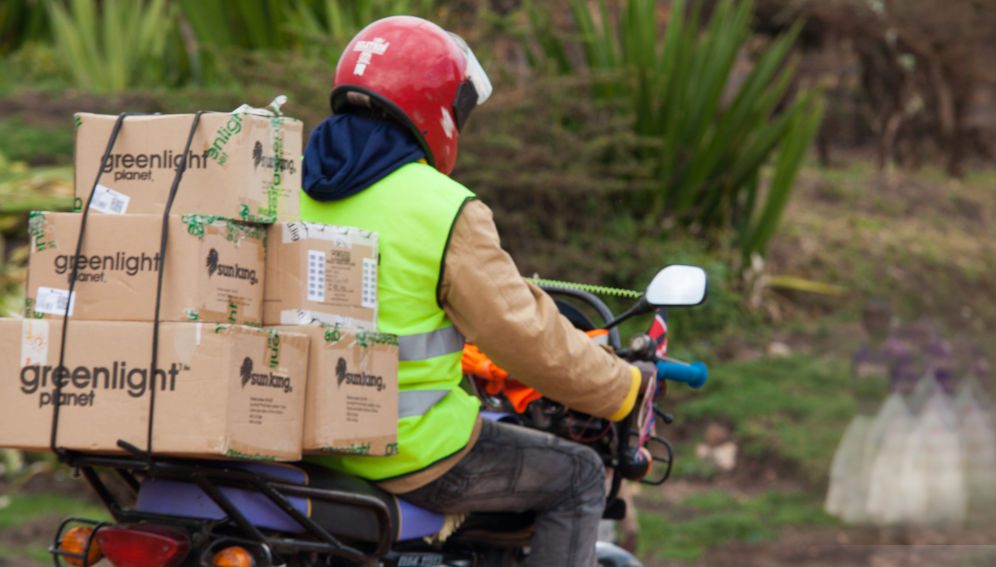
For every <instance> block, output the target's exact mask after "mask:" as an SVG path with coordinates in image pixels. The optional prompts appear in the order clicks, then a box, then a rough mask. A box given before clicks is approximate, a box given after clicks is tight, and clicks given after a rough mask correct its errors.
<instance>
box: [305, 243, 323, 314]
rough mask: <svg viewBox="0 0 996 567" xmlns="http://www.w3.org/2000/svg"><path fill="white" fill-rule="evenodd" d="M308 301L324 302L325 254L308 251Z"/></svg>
mask: <svg viewBox="0 0 996 567" xmlns="http://www.w3.org/2000/svg"><path fill="white" fill-rule="evenodd" d="M308 301H317V302H319V303H321V302H323V301H325V252H322V251H321V250H308Z"/></svg>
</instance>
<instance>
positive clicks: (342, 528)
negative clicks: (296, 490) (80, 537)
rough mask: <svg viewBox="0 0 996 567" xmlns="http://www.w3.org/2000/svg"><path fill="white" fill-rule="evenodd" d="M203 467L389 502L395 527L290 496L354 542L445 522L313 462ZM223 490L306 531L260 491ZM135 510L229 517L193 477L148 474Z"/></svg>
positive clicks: (273, 524)
mask: <svg viewBox="0 0 996 567" xmlns="http://www.w3.org/2000/svg"><path fill="white" fill-rule="evenodd" d="M198 466H200V467H201V468H209V467H218V468H226V467H227V468H234V469H239V470H241V471H248V472H251V473H253V474H256V475H260V476H266V477H271V478H274V479H279V480H280V481H282V482H285V483H288V484H299V485H302V486H307V487H310V488H315V489H319V490H324V491H328V492H329V493H330V495H333V496H334V494H335V493H345V494H349V495H357V494H359V495H363V496H368V497H372V498H375V499H377V500H380V501H381V502H383V503H384V504H385V506H386V507H387V509H388V511H389V513H390V517H391V521H390V525H389V526H381V525H380V522H378V519H377V516H376V514H375V513H374V512H373V511H372V510H371V509H369V508H366V507H362V506H357V505H352V504H347V503H343V502H335V501H331V500H325V499H322V498H318V497H314V498H308V497H299V496H289V497H288V498H287V499H288V501H289V502H290V503H291V505H292V506H293V507H294V508H295V509H296V510H298V511H299V512H301V513H302V514H304V515H306V516H308V517H310V518H311V519H312V520H314V521H315V522H316V523H317V524H319V525H320V526H322V527H323V528H325V529H326V530H327V531H328V532H329V533H331V534H332V535H334V536H336V537H340V538H344V539H348V540H352V541H360V542H376V541H378V539H379V536H380V533H381V530H382V529H389V530H391V532H392V533H391V536H392V539H393V540H394V541H406V540H411V539H416V538H421V537H426V536H430V535H433V534H435V533H438V532H439V530H440V529H442V527H443V521H444V516H443V515H442V514H438V513H436V512H431V511H429V510H425V509H423V508H419V507H418V506H415V505H413V504H411V503H409V502H405V501H404V500H401V499H399V498H397V497H396V496H394V495H392V494H390V493H388V492H385V491H383V490H381V489H379V488H377V487H376V486H374V485H373V484H371V483H369V482H367V481H365V480H362V479H359V478H356V477H353V476H350V475H347V474H343V473H339V472H336V471H332V470H329V469H326V468H324V467H320V466H317V465H313V464H310V463H294V464H287V463H279V464H278V463H223V464H218V463H209V462H199V463H198ZM219 490H220V491H221V493H222V494H224V495H225V497H227V498H228V499H229V500H230V501H231V502H232V505H233V506H234V507H235V508H236V509H238V510H239V511H240V512H241V513H242V514H243V515H245V516H246V518H247V519H248V520H249V521H250V522H251V523H253V525H255V526H257V527H260V528H263V529H269V530H275V531H281V532H286V533H295V534H297V533H302V532H303V531H304V528H303V526H301V525H300V524H299V523H298V522H296V521H295V520H294V519H293V518H291V517H290V516H289V515H288V514H287V513H285V512H284V511H283V510H281V509H280V508H279V507H278V506H277V505H276V504H274V503H273V502H272V501H271V500H269V499H268V498H267V497H266V496H265V495H263V494H262V493H260V492H258V491H255V490H250V489H245V488H236V487H232V486H224V485H219ZM135 509H136V510H137V511H139V512H147V513H157V514H166V515H172V516H182V517H187V518H198V519H204V520H223V519H224V518H225V517H226V514H225V512H224V511H223V510H222V509H221V508H220V507H219V506H218V505H217V504H216V503H215V502H214V501H213V500H212V499H211V498H210V497H209V496H208V495H207V494H206V493H205V492H204V491H203V490H202V489H201V488H200V487H199V486H197V485H196V484H194V483H193V482H182V481H175V480H164V479H157V478H147V479H145V480H144V481H143V482H142V483H141V486H140V487H139V492H138V499H137V502H136V505H135Z"/></svg>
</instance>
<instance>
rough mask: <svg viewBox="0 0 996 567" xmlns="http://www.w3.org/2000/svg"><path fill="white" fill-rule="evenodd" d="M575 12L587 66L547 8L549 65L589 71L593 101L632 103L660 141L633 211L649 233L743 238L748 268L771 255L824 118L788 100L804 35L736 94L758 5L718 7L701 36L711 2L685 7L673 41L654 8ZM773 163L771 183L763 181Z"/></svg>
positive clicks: (541, 34) (543, 25)
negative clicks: (668, 225)
mask: <svg viewBox="0 0 996 567" xmlns="http://www.w3.org/2000/svg"><path fill="white" fill-rule="evenodd" d="M570 5H571V8H572V13H573V15H574V20H575V25H576V28H577V30H576V31H577V33H578V35H579V36H580V43H581V47H582V48H583V53H584V64H583V66H581V67H580V68H578V67H576V66H575V65H573V64H572V63H571V61H570V58H569V57H568V56H567V54H568V53H569V52H570V47H571V45H572V44H573V42H572V41H562V40H560V39H559V38H558V37H557V35H556V32H555V31H554V28H552V27H551V26H550V25H549V24H550V17H549V15H548V14H546V13H544V12H543V11H541V10H539V9H537V8H533V9H531V10H530V15H531V19H532V22H533V27H532V31H533V33H534V34H535V35H536V36H537V37H538V43H539V44H540V46H541V50H540V52H541V54H542V55H543V56H544V57H545V60H546V61H548V62H550V64H551V65H552V66H553V67H554V68H556V69H557V70H558V71H559V72H561V73H569V72H580V73H590V74H591V75H592V77H593V78H594V87H593V94H594V97H595V99H596V100H598V101H600V102H614V101H617V100H620V99H621V100H623V101H625V103H626V109H627V110H628V111H630V112H632V114H633V115H634V117H635V121H634V123H633V128H634V130H635V133H636V134H637V135H638V136H640V137H642V138H645V139H647V140H649V141H650V142H651V143H650V144H648V145H647V146H646V147H645V148H643V150H642V155H643V157H644V159H647V160H649V162H650V163H652V164H653V166H654V172H653V178H654V180H655V183H654V184H653V185H652V186H651V188H650V190H648V191H646V192H642V193H641V194H639V195H638V196H636V199H635V203H634V205H635V206H634V207H633V209H634V210H639V211H641V212H642V214H641V217H642V219H643V220H644V222H645V224H646V225H647V226H659V225H660V224H661V222H662V221H663V220H664V219H666V218H671V217H673V218H675V219H676V220H677V221H678V222H679V224H680V226H682V227H683V228H688V227H697V228H698V229H699V230H704V231H706V234H707V235H714V234H715V232H716V231H721V230H724V229H733V230H734V231H735V232H736V238H735V240H736V244H737V246H738V247H739V249H740V252H741V254H742V257H743V260H744V261H747V260H749V258H750V256H751V255H752V254H763V253H764V252H765V250H766V249H767V245H768V242H769V241H770V240H771V237H772V236H773V235H774V231H775V229H776V228H777V226H778V223H779V220H780V218H781V215H782V211H783V210H784V208H785V205H786V204H787V202H788V199H789V195H790V192H791V189H792V186H793V183H794V181H795V177H796V174H797V173H798V171H799V168H800V166H801V165H802V159H803V157H804V156H805V152H806V150H807V149H808V148H809V144H810V142H811V141H812V139H813V136H814V135H815V133H816V130H817V127H818V126H819V124H820V120H821V116H822V102H821V100H820V99H819V98H818V97H817V96H816V95H815V94H814V93H810V92H802V93H800V94H798V95H797V96H794V97H787V92H788V88H789V86H790V85H791V84H792V79H793V76H794V69H795V67H794V65H793V64H791V63H790V62H788V54H789V52H790V50H791V48H792V45H793V43H794V41H795V38H796V36H797V35H798V33H799V30H800V26H799V25H795V26H793V27H792V28H791V29H790V30H789V31H788V32H786V33H785V34H783V35H781V36H779V37H777V38H776V39H775V40H774V41H772V42H771V44H770V45H768V46H767V47H766V48H765V49H764V50H763V51H762V52H761V53H759V54H758V56H757V59H756V61H755V62H754V64H753V65H752V66H751V70H750V72H749V73H748V74H747V75H746V76H745V77H743V78H742V79H741V81H740V83H739V85H738V86H733V85H734V78H733V77H734V69H735V64H736V63H737V61H738V57H739V56H740V55H741V54H742V53H743V51H744V50H745V49H746V46H747V43H746V42H747V40H748V38H749V37H750V23H751V14H752V3H751V2H739V3H737V4H736V5H735V4H734V3H733V2H731V1H729V0H724V1H723V2H720V3H719V4H718V6H717V7H716V9H715V11H714V12H713V14H712V16H711V18H710V19H709V21H708V22H706V23H704V24H703V25H702V26H701V29H700V13H699V12H700V10H701V6H702V5H701V4H700V3H699V4H695V5H694V6H695V7H694V8H693V9H692V10H691V13H689V14H686V9H685V2H683V1H682V0H677V1H675V2H674V4H673V5H672V6H671V11H670V14H669V15H668V25H667V27H666V30H665V31H664V32H663V34H662V33H661V32H660V28H659V26H658V19H657V13H658V12H657V11H658V9H659V5H658V3H657V2H655V1H653V0H628V1H626V2H624V3H623V6H622V8H621V9H620V10H619V14H618V16H617V17H615V16H614V15H613V12H612V11H611V10H610V9H609V6H608V3H607V2H606V1H605V0H600V1H599V2H597V3H593V2H588V1H587V0H574V1H572V2H571V3H570ZM596 6H597V9H596ZM786 98H788V100H786ZM779 108H780V110H778V109H779ZM766 164H771V165H772V171H771V173H770V175H762V171H763V168H764V166H765V165H766ZM765 181H766V182H765Z"/></svg>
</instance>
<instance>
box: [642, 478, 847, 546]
mask: <svg viewBox="0 0 996 567" xmlns="http://www.w3.org/2000/svg"><path fill="white" fill-rule="evenodd" d="M650 506H653V504H651V505H650ZM652 511H653V513H650V512H651V508H650V507H649V506H648V507H644V508H643V509H642V513H641V514H640V516H639V518H640V541H639V553H640V556H641V557H648V558H649V557H652V558H654V559H677V560H683V561H696V560H698V559H701V558H702V556H703V555H704V554H705V552H706V551H708V550H709V549H710V548H713V547H716V546H718V545H721V544H724V543H727V542H732V541H745V542H758V541H762V540H767V539H772V538H774V537H776V536H777V535H778V531H779V529H780V528H782V527H785V526H789V525H792V526H816V525H832V524H833V523H834V520H833V519H832V518H830V517H829V516H827V515H826V514H825V513H824V512H823V510H822V502H820V501H819V500H817V499H815V498H814V497H813V496H812V495H809V494H804V493H799V492H768V493H764V494H760V495H758V496H754V497H750V498H746V499H737V498H735V497H733V496H732V495H730V494H728V493H726V492H723V491H720V490H711V491H707V492H701V493H698V494H694V495H692V496H689V497H687V498H685V499H684V500H682V501H681V502H679V503H677V504H667V505H661V506H659V507H658V506H653V509H652Z"/></svg>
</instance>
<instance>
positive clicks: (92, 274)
mask: <svg viewBox="0 0 996 567" xmlns="http://www.w3.org/2000/svg"><path fill="white" fill-rule="evenodd" d="M52 267H53V269H54V270H55V273H57V274H59V275H62V274H68V277H70V278H71V277H72V274H73V272H74V271H75V272H76V281H81V282H103V281H106V280H105V279H104V274H105V273H106V272H108V271H111V272H124V273H125V274H127V275H129V276H134V275H136V274H138V273H139V272H158V271H159V253H158V252H157V253H156V254H154V255H149V254H146V253H145V252H142V253H141V254H126V253H124V252H116V253H114V254H105V255H100V254H93V255H89V256H88V255H85V254H80V255H78V256H75V257H74V255H72V254H59V255H58V256H56V257H55V258H53V259H52Z"/></svg>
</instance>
